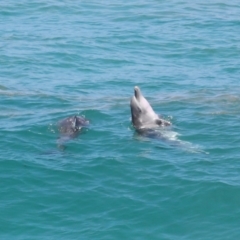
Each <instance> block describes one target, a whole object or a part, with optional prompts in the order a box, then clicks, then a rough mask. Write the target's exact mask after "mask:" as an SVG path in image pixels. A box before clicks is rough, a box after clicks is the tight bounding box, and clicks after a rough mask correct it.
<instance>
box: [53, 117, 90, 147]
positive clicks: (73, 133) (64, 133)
mask: <svg viewBox="0 0 240 240" xmlns="http://www.w3.org/2000/svg"><path fill="white" fill-rule="evenodd" d="M88 125H89V121H88V120H87V119H86V118H84V117H80V116H71V117H68V118H65V119H63V120H61V121H59V122H58V130H59V132H60V138H59V140H58V145H59V146H61V145H62V144H63V143H64V142H65V141H67V140H69V139H72V138H75V137H77V136H78V135H79V133H80V131H81V129H82V128H83V127H87V126H88Z"/></svg>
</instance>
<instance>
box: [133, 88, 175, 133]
mask: <svg viewBox="0 0 240 240" xmlns="http://www.w3.org/2000/svg"><path fill="white" fill-rule="evenodd" d="M130 108H131V115H132V124H133V126H134V127H135V128H136V129H141V128H155V127H158V126H165V125H170V124H168V123H169V122H167V121H165V120H163V119H161V118H159V116H158V115H157V114H156V113H155V112H154V110H153V109H152V107H151V105H150V104H149V102H148V101H147V99H146V98H145V97H144V96H143V95H142V93H141V90H140V88H139V87H138V86H135V87H134V95H133V96H132V98H131V101H130Z"/></svg>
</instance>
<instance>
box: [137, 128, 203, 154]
mask: <svg viewBox="0 0 240 240" xmlns="http://www.w3.org/2000/svg"><path fill="white" fill-rule="evenodd" d="M136 134H137V137H138V139H140V140H146V139H152V140H157V141H158V143H159V144H161V145H164V146H166V147H177V148H181V149H183V150H185V151H188V152H192V153H205V154H208V153H207V152H205V151H204V150H203V149H202V148H201V147H200V146H198V145H195V144H192V143H190V142H187V141H183V140H180V139H179V138H178V137H179V136H180V134H179V133H177V132H175V131H173V130H172V129H171V128H169V127H159V128H156V129H138V130H136ZM159 147H160V146H159Z"/></svg>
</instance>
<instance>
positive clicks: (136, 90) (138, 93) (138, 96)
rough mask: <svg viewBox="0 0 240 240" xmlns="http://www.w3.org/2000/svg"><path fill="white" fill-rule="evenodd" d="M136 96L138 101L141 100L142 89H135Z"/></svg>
mask: <svg viewBox="0 0 240 240" xmlns="http://www.w3.org/2000/svg"><path fill="white" fill-rule="evenodd" d="M134 95H135V98H136V99H137V100H139V98H140V96H141V91H140V88H139V87H138V86H135V87H134Z"/></svg>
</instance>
